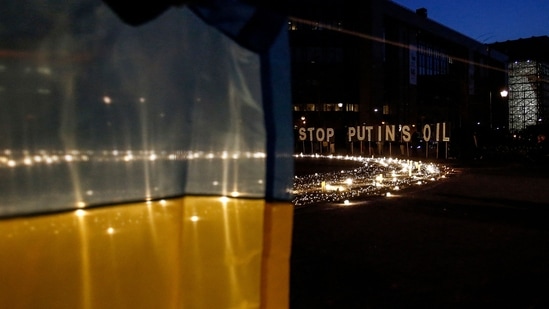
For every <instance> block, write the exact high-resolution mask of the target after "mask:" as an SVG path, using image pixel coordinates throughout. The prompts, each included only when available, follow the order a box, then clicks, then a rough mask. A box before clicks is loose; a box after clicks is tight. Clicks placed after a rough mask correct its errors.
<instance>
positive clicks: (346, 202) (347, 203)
mask: <svg viewBox="0 0 549 309" xmlns="http://www.w3.org/2000/svg"><path fill="white" fill-rule="evenodd" d="M343 204H345V205H350V204H351V202H350V201H349V200H345V201H343Z"/></svg>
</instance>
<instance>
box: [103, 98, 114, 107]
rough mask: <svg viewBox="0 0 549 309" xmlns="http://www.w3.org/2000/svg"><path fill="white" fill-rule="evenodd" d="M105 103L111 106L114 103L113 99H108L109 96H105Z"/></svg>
mask: <svg viewBox="0 0 549 309" xmlns="http://www.w3.org/2000/svg"><path fill="white" fill-rule="evenodd" d="M103 103H105V104H107V105H109V104H111V103H112V99H111V98H110V97H108V96H104V97H103Z"/></svg>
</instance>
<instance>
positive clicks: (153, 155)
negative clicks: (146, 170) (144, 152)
mask: <svg viewBox="0 0 549 309" xmlns="http://www.w3.org/2000/svg"><path fill="white" fill-rule="evenodd" d="M149 160H150V161H154V160H156V155H155V154H154V153H153V154H151V155H150V156H149Z"/></svg>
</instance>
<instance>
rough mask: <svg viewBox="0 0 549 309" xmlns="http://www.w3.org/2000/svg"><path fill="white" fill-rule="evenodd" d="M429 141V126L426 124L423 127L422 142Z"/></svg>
mask: <svg viewBox="0 0 549 309" xmlns="http://www.w3.org/2000/svg"><path fill="white" fill-rule="evenodd" d="M430 139H431V126H430V125H428V124H426V125H424V126H423V140H424V141H426V142H428V141H429V140H430Z"/></svg>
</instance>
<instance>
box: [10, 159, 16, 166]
mask: <svg viewBox="0 0 549 309" xmlns="http://www.w3.org/2000/svg"><path fill="white" fill-rule="evenodd" d="M16 165H17V164H16V163H15V161H13V160H9V161H8V166H9V167H15V166H16Z"/></svg>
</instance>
